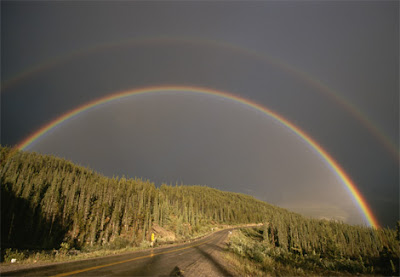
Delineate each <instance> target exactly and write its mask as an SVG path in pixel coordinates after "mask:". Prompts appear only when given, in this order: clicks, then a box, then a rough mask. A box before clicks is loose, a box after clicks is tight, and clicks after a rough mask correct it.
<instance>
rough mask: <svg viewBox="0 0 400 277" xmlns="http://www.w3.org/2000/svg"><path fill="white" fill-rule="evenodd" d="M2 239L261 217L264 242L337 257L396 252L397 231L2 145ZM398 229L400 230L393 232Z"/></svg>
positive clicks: (103, 238) (89, 240) (90, 241)
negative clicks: (114, 173) (106, 171)
mask: <svg viewBox="0 0 400 277" xmlns="http://www.w3.org/2000/svg"><path fill="white" fill-rule="evenodd" d="M0 151H1V164H0V166H1V167H0V170H1V172H0V174H1V176H0V177H1V234H2V235H1V244H2V248H4V247H16V248H30V249H34V248H36V249H44V248H53V247H54V248H57V247H59V245H60V243H61V242H68V243H70V244H71V245H73V246H74V247H82V246H87V245H99V246H100V245H105V244H109V243H110V242H112V241H114V240H116V239H121V238H122V239H124V240H126V241H129V242H130V243H132V244H139V243H140V242H142V241H143V240H149V236H150V234H151V232H152V230H153V229H154V227H155V226H159V227H162V228H164V229H166V230H169V231H170V232H173V233H174V234H175V235H176V236H177V237H190V236H193V235H195V234H196V233H198V232H200V231H201V230H202V228H203V227H204V226H210V225H213V224H244V223H259V222H263V223H265V224H264V227H263V228H264V231H263V242H264V244H267V245H270V247H272V248H274V247H278V248H279V249H281V250H282V251H288V252H292V253H294V252H296V253H300V254H301V255H303V254H307V253H315V252H317V253H321V255H322V256H326V257H328V256H329V257H332V256H338V257H343V256H346V257H359V256H368V257H378V256H380V255H385V253H397V254H396V255H398V253H399V242H398V236H399V233H398V232H399V231H397V233H396V231H394V230H391V229H381V230H374V229H372V228H368V227H365V226H351V225H348V224H344V223H340V222H334V221H327V220H316V219H309V218H305V217H303V216H301V215H298V214H295V213H292V212H289V211H287V210H285V209H282V208H278V207H276V206H273V205H270V204H267V203H265V202H262V201H259V200H257V199H255V198H253V197H251V196H248V195H244V194H239V193H232V192H224V191H220V190H217V189H213V188H209V187H206V186H183V185H181V186H170V185H166V184H163V185H161V186H160V187H156V186H155V185H154V184H153V183H151V182H150V181H148V180H142V179H127V178H125V177H121V178H118V177H114V178H107V177H105V176H102V175H101V174H98V173H95V172H93V171H92V170H90V169H87V168H84V167H81V166H77V165H75V164H73V163H71V162H69V161H66V160H64V159H61V158H56V157H53V156H46V155H40V154H37V153H28V152H23V151H18V152H15V153H12V151H13V150H12V149H10V148H5V147H1V149H0ZM396 236H397V238H396Z"/></svg>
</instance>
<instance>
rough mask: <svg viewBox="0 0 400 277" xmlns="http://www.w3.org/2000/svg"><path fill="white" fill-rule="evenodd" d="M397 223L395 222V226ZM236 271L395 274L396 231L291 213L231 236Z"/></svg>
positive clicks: (398, 252)
mask: <svg viewBox="0 0 400 277" xmlns="http://www.w3.org/2000/svg"><path fill="white" fill-rule="evenodd" d="M399 227H400V226H399ZM228 249H229V251H230V252H231V253H232V254H234V255H233V256H229V258H230V260H231V263H232V264H233V265H234V267H235V270H236V271H237V274H238V275H245V276H248V275H250V276H263V275H283V276H302V275H305V276H309V275H329V276H332V275H343V274H344V275H348V274H352V275H360V274H374V275H375V274H378V275H384V276H399V257H400V247H399V229H398V230H397V231H395V230H391V229H379V230H374V229H371V228H367V227H362V226H350V225H347V224H342V223H337V222H332V221H327V220H310V219H305V218H302V217H300V216H297V215H294V214H290V215H286V216H285V215H284V217H283V218H280V219H277V218H275V217H272V218H270V220H268V221H267V222H266V223H265V224H264V226H263V227H259V228H256V229H241V230H240V231H238V232H237V233H236V234H234V235H233V236H231V237H230V240H229V243H228Z"/></svg>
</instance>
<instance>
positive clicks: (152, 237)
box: [151, 233, 154, 242]
mask: <svg viewBox="0 0 400 277" xmlns="http://www.w3.org/2000/svg"><path fill="white" fill-rule="evenodd" d="M153 241H154V233H151V242H153Z"/></svg>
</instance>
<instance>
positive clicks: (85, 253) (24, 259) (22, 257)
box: [1, 224, 232, 266]
mask: <svg viewBox="0 0 400 277" xmlns="http://www.w3.org/2000/svg"><path fill="white" fill-rule="evenodd" d="M229 227H232V226H227V225H221V224H218V225H210V226H207V227H205V226H203V228H201V229H200V230H197V233H196V235H187V236H185V237H179V238H177V239H175V240H174V241H172V240H170V239H167V238H163V237H158V238H157V241H156V245H155V246H163V245H173V244H177V243H184V242H187V241H191V240H194V239H198V238H201V237H204V236H207V235H209V234H211V233H212V232H215V231H218V230H221V229H225V228H229ZM150 247H151V244H150V242H149V241H142V242H141V243H140V244H139V245H138V246H134V245H133V243H132V242H129V241H128V240H126V239H124V238H121V237H120V238H117V239H115V240H114V241H113V242H112V243H109V244H107V245H104V246H98V245H97V246H86V247H84V248H82V249H81V250H77V249H74V248H71V247H70V245H69V244H68V243H65V242H63V243H61V245H60V248H59V249H53V250H41V251H35V250H19V249H11V248H8V249H5V251H4V256H3V262H2V263H1V266H9V265H13V264H12V263H11V260H12V259H16V264H23V265H29V264H32V265H37V264H48V263H54V262H67V261H76V260H83V259H90V258H97V257H104V256H109V255H118V254H124V253H128V252H134V251H139V250H144V249H148V248H150Z"/></svg>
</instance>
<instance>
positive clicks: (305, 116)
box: [1, 1, 399, 225]
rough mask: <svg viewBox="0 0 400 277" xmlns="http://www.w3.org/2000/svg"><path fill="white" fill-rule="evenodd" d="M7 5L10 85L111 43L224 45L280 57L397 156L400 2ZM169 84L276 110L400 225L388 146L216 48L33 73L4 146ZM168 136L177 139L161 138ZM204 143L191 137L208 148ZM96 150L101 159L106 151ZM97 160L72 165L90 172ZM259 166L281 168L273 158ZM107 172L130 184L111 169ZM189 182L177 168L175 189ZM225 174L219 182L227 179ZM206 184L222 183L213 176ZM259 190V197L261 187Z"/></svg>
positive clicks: (270, 69) (256, 64) (95, 55)
mask: <svg viewBox="0 0 400 277" xmlns="http://www.w3.org/2000/svg"><path fill="white" fill-rule="evenodd" d="M1 8H2V9H1V26H2V30H1V33H2V35H1V36H2V37H1V49H2V51H1V60H2V62H1V63H2V64H1V66H2V68H1V69H2V72H1V74H2V81H3V82H4V81H5V80H9V79H11V78H12V77H13V76H15V75H16V74H17V73H18V72H21V71H24V70H26V69H27V68H29V67H31V66H34V65H36V64H38V63H43V61H49V60H50V61H51V60H53V59H54V58H56V57H60V56H63V55H65V54H68V53H71V52H73V51H76V50H79V49H87V48H88V47H92V46H96V45H101V44H104V43H110V42H115V41H123V40H128V39H132V38H143V37H160V36H163V37H197V38H200V40H201V39H208V40H218V41H222V42H226V43H229V44H232V45H237V46H240V47H243V48H248V49H253V50H256V51H258V52H260V53H261V54H264V55H268V56H271V57H274V58H277V59H279V60H281V61H282V62H283V63H288V64H291V65H294V66H296V67H297V68H299V70H301V71H304V72H307V73H309V74H311V75H312V76H314V78H315V79H317V80H318V79H319V80H322V81H323V82H325V83H326V84H327V85H328V86H329V87H330V88H332V89H333V91H335V92H336V93H337V94H338V95H340V96H341V97H344V98H345V99H347V101H349V102H350V103H352V104H354V105H355V106H356V107H358V108H359V109H360V110H361V111H362V112H363V113H364V114H365V115H366V116H367V117H368V118H369V119H370V120H371V124H376V125H377V126H379V128H380V129H381V130H382V131H383V133H384V134H385V136H387V137H388V138H389V139H391V140H392V141H394V143H395V144H396V145H397V147H398V125H399V123H398V103H399V99H398V97H399V96H398V75H399V74H398V73H399V72H398V31H399V30H398V25H399V24H398V17H399V16H398V10H399V9H398V8H399V7H398V2H395V1H392V2H390V1H385V2H382V1H376V2H375V1H368V2H362V1H354V2H349V3H346V2H336V1H333V2H329V1H324V2H319V1H310V2H300V3H297V2H291V1H285V2H282V3H281V2H228V3H225V2H205V3H200V2H117V3H113V2H57V3H56V2H8V1H2V3H1ZM165 83H170V84H180V85H198V86H208V87H212V88H216V89H222V90H227V91H230V92H232V93H236V94H238V95H241V96H242V97H245V98H249V99H252V100H254V101H256V102H258V103H261V104H262V105H265V106H267V107H269V108H272V109H273V110H276V111H277V112H279V113H280V114H282V115H284V116H285V117H286V118H288V119H289V120H291V121H292V122H293V123H295V124H296V125H298V126H299V127H301V128H302V129H304V130H305V131H306V132H307V133H309V134H310V135H311V136H312V137H313V138H315V139H316V140H317V141H318V142H319V143H320V144H321V145H322V146H323V147H324V148H325V149H326V150H327V151H328V152H329V153H331V154H332V156H333V157H334V158H335V159H336V160H337V161H338V162H339V163H340V164H341V166H342V167H343V168H344V169H345V170H346V171H347V172H348V173H349V175H350V176H351V177H352V178H353V179H354V180H355V182H356V183H357V185H358V187H359V188H360V191H361V192H362V194H363V195H365V197H366V199H367V201H368V203H370V205H371V207H372V209H373V211H374V212H375V213H376V214H377V215H378V217H379V220H380V221H381V222H382V223H383V224H384V225H386V224H390V225H392V224H393V222H394V221H395V220H396V219H397V218H398V205H399V189H398V181H399V179H398V161H396V160H394V159H393V158H392V157H391V156H390V154H388V152H387V150H386V149H385V148H384V147H383V145H382V141H379V140H377V139H376V137H375V136H373V135H372V134H371V133H370V132H369V131H368V130H367V129H366V128H365V127H364V126H363V125H362V124H360V122H359V121H358V120H357V119H356V118H354V117H353V116H352V115H351V114H350V113H348V112H347V111H346V110H345V109H344V108H343V107H341V106H339V105H337V103H335V102H334V101H332V99H330V98H329V97H327V96H326V95H324V94H321V93H320V92H319V91H318V89H317V88H315V87H313V86H312V85H310V84H309V83H307V82H305V81H304V80H302V79H301V78H299V76H297V77H296V76H293V75H291V74H288V72H285V71H284V70H282V68H277V67H276V66H274V65H273V64H268V63H266V62H265V61H262V60H260V59H257V58H256V57H254V56H251V55H247V54H245V53H239V52H238V51H235V50H233V49H228V48H223V47H216V46H212V45H210V44H207V43H204V44H202V43H200V42H192V43H182V42H176V43H173V42H168V43H167V42H162V43H149V44H142V45H120V46H116V47H111V48H107V49H103V50H101V49H100V50H97V51H93V52H91V53H88V54H85V55H80V56H79V55H78V56H75V57H73V58H71V59H69V60H66V61H64V62H62V63H60V64H57V65H55V66H53V67H51V68H48V69H47V70H43V71H42V72H38V73H36V74H31V75H29V76H26V77H25V78H24V79H21V80H20V81H19V82H18V83H16V84H13V85H12V86H10V87H7V88H6V89H5V90H2V95H1V98H2V99H1V120H2V122H1V131H2V132H1V143H2V144H9V145H13V144H15V143H16V142H18V141H19V140H21V139H22V138H24V137H26V136H27V135H28V134H29V133H30V132H32V131H34V130H36V129H37V128H39V127H40V126H42V125H43V124H45V123H46V122H48V121H50V120H51V119H53V118H55V117H57V116H59V115H61V114H63V113H64V112H66V111H68V110H70V109H72V108H74V107H76V106H79V105H81V104H83V103H85V102H88V101H90V100H92V99H95V98H98V97H101V96H103V95H107V94H109V93H111V92H114V91H119V90H125V89H130V88H135V87H139V86H146V85H157V84H165ZM157 118H158V117H157ZM154 120H155V119H154ZM91 122H92V121H91ZM81 124H85V123H84V122H82V123H81ZM92 124H94V123H93V122H92ZM100 124H101V123H100ZM146 124H150V123H149V122H148V121H146ZM177 126H179V125H177ZM142 127H143V126H142ZM143 128H144V127H143ZM95 130H97V129H96V128H93V132H95ZM161 130H163V131H164V132H165V133H168V129H157V130H156V131H157V132H161ZM60 131H61V130H60ZM156 131H154V132H156ZM103 132H104V131H103ZM115 132H117V130H115ZM98 135H99V136H101V135H103V136H104V134H102V133H99V134H98ZM150 135H151V134H150V133H149V136H148V137H150ZM154 135H158V133H157V134H154ZM49 137H50V135H49ZM106 137H107V136H106ZM155 137H157V136H155ZM78 138H79V141H81V143H83V142H84V141H85V140H86V139H89V137H85V136H84V135H83V134H82V135H81V136H80V137H78ZM195 138H196V137H195V136H194V137H190V140H191V141H193V143H196V142H198V143H200V142H201V140H199V141H196V140H195ZM46 139H47V138H46ZM188 139H189V138H188ZM203 139H204V138H203ZM118 140H123V138H116V137H115V136H114V137H110V138H109V143H110V144H114V145H122V144H119V143H120V142H119V141H118ZM149 140H151V139H150V138H149ZM79 141H77V143H78V142H79ZM187 141H188V140H187ZM105 143H107V142H105ZM124 143H128V142H127V141H124ZM149 143H151V141H149ZM221 143H222V142H221ZM191 145H193V144H189V145H185V144H184V143H182V144H180V145H174V147H175V148H173V146H170V147H171V148H170V149H171V151H172V150H175V151H176V152H179V153H181V152H184V153H188V154H187V155H184V156H183V157H182V159H183V160H185V159H187V158H188V157H187V156H189V154H190V153H192V152H191V150H190V149H191V147H190V146H191ZM82 147H83V146H82ZM93 147H97V148H96V149H93V153H92V154H91V155H92V156H93V157H95V155H96V153H98V151H100V150H101V149H102V146H101V145H97V146H93ZM152 147H153V148H152V149H157V150H158V151H159V152H157V151H156V150H154V151H153V153H152V155H156V153H161V151H165V149H164V148H162V147H158V148H157V143H156V142H154V143H153V144H152ZM179 147H182V148H179ZM299 147H300V146H299ZM33 149H34V148H33ZM43 151H45V149H43ZM54 151H57V150H56V149H54ZM88 156H90V155H88ZM88 156H84V157H79V158H74V157H72V156H71V157H70V158H71V159H73V160H74V161H77V162H83V161H85V162H87V163H88V164H90V163H89V161H87V160H85V158H87V157H88ZM145 156H146V155H145V153H143V156H142V157H141V159H142V160H143V159H145V158H144V157H145ZM130 158H131V157H125V158H123V159H122V158H121V163H119V164H118V165H119V166H120V165H121V164H122V163H129V162H131V163H133V162H139V161H138V160H133V161H132V160H130ZM80 159H82V160H80ZM169 162H171V161H169ZM259 162H260V163H265V164H268V165H269V166H272V165H271V164H270V163H269V161H268V160H262V161H259ZM175 163H176V164H178V163H179V161H175ZM254 164H257V163H256V162H255V163H254ZM171 166H172V165H171ZM195 166H197V167H198V168H200V167H201V164H195ZM215 166H217V165H215ZM253 166H255V165H253ZM162 167H163V163H162V162H160V164H159V165H158V166H155V165H154V161H153V163H152V164H151V166H150V163H149V166H148V167H143V168H142V169H141V170H142V172H144V173H145V174H144V173H143V174H141V173H137V174H138V175H141V176H154V178H155V180H161V179H162V176H160V174H158V173H157V172H159V171H160V170H161V169H162ZM98 170H101V171H103V172H107V174H112V172H115V174H126V175H130V174H129V172H122V171H118V170H119V167H113V166H112V165H111V166H110V167H107V166H106V164H104V165H102V167H101V168H99V169H98ZM191 170H193V168H192V167H189V166H188V167H186V168H185V172H191ZM154 171H156V172H154ZM175 172H176V173H175ZM180 174H181V173H180V169H179V168H178V167H177V169H176V171H174V174H173V177H172V174H171V176H169V177H168V178H170V180H169V181H171V182H174V181H175V179H177V177H176V176H180ZM161 175H162V174H161ZM189 175H190V174H189ZM217 175H218V173H215V179H214V180H218V182H220V181H219V179H217V178H216V176H217ZM226 175H229V173H228V172H227V173H226V174H225V176H226ZM254 175H256V174H255V173H254ZM192 176H194V173H193V174H192ZM236 177H237V176H236ZM157 178H160V179H157ZM199 178H200V177H199ZM231 178H232V179H234V177H233V176H232V177H231ZM183 181H185V180H183ZM194 182H196V181H194ZM198 182H199V183H207V184H210V185H212V184H214V182H213V178H212V176H209V178H208V179H207V178H205V179H199V181H198ZM221 182H222V181H221ZM248 182H249V183H250V182H251V180H249V181H248ZM226 184H227V183H226ZM248 189H250V190H253V191H256V188H254V187H251V185H250V184H249V185H248ZM268 200H270V199H268ZM270 201H273V200H270ZM291 201H292V202H293V201H294V200H291ZM289 204H290V203H289ZM289 204H287V205H288V206H289ZM310 210H312V208H310ZM348 216H350V215H348Z"/></svg>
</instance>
